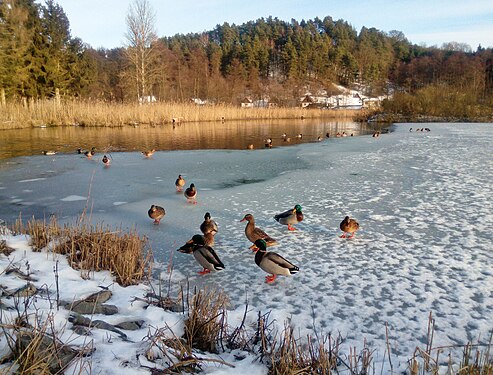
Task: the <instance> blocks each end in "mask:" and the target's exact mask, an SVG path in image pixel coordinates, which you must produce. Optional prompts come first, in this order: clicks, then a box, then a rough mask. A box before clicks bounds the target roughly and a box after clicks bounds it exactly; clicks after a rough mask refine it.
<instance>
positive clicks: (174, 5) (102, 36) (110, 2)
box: [58, 0, 493, 50]
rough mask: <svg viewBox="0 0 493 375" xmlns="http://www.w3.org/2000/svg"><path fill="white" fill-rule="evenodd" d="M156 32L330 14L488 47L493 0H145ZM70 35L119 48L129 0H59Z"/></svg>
mask: <svg viewBox="0 0 493 375" xmlns="http://www.w3.org/2000/svg"><path fill="white" fill-rule="evenodd" d="M149 2H150V4H151V6H152V7H153V9H154V11H155V13H156V29H157V34H158V36H159V37H162V36H171V35H174V34H178V33H181V34H187V33H190V32H201V31H208V30H211V29H213V28H214V27H215V26H216V25H217V24H223V23H224V22H228V23H230V24H232V23H234V24H236V25H239V24H242V23H244V22H247V21H251V20H256V19H258V18H261V17H264V18H267V17H268V16H273V17H278V18H279V19H281V20H286V21H289V20H291V19H292V18H294V19H296V20H298V21H301V20H302V19H305V20H308V19H313V18H315V17H317V16H318V17H319V18H321V19H323V18H324V17H325V16H331V17H332V18H333V19H334V20H337V19H344V20H345V21H347V22H349V23H350V24H351V25H352V26H353V27H354V28H355V29H356V30H357V31H358V32H359V31H360V29H361V27H362V26H366V27H375V28H377V29H379V30H382V31H386V32H388V31H390V30H399V31H402V32H403V33H404V34H405V35H406V37H407V38H408V40H410V41H411V42H412V43H415V44H426V45H427V46H432V45H436V46H441V45H442V44H443V43H445V42H451V41H456V42H461V43H467V44H469V45H470V46H471V47H472V49H473V50H475V49H476V47H477V46H478V45H479V44H481V45H482V46H483V47H493V0H469V1H464V0H460V1H459V0H415V1H412V0H346V1H342V0H337V1H336V0H308V1H307V0H262V1H260V0H242V1H238V0H193V1H180V0H149ZM58 3H59V4H60V5H61V6H62V7H63V9H64V11H65V13H66V14H67V16H68V18H69V21H70V26H71V30H72V36H73V37H79V38H81V39H82V40H83V41H84V42H86V43H89V44H90V45H91V46H92V47H95V48H98V47H105V48H113V47H120V46H122V45H123V44H124V42H125V37H124V34H125V31H126V25H125V17H126V15H127V13H128V9H129V5H130V4H131V3H132V0H84V1H81V0H59V1H58Z"/></svg>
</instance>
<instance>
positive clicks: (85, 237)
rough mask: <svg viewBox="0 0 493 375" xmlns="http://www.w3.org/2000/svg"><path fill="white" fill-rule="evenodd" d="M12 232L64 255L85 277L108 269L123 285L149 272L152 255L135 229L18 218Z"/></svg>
mask: <svg viewBox="0 0 493 375" xmlns="http://www.w3.org/2000/svg"><path fill="white" fill-rule="evenodd" d="M12 231H13V232H14V233H22V234H27V235H29V237H30V244H31V246H32V247H33V249H34V251H40V250H41V249H44V248H46V247H48V246H49V247H50V248H49V249H48V250H49V251H52V252H53V253H57V254H64V255H66V256H67V258H68V261H69V263H70V265H71V266H72V267H73V268H75V269H79V270H81V272H82V273H83V274H84V275H85V276H86V277H88V274H89V273H90V272H98V271H104V270H107V271H110V272H111V273H112V274H113V275H114V277H115V279H116V281H117V282H118V283H119V284H120V285H122V286H128V285H134V284H138V283H139V282H141V281H142V280H143V279H144V278H145V277H147V276H149V275H150V272H151V270H152V260H153V254H152V250H151V249H150V247H149V244H148V240H147V238H145V237H140V236H139V235H138V234H137V233H136V232H135V231H130V232H128V233H125V232H124V231H123V230H122V229H121V228H120V229H117V230H111V228H110V227H109V226H104V225H103V224H96V225H91V224H88V223H86V222H85V221H84V220H80V221H78V223H77V225H75V226H70V225H64V226H63V227H62V226H60V225H59V224H58V223H57V220H56V218H51V219H50V221H49V222H46V221H41V220H34V219H31V220H29V221H28V222H27V224H26V225H24V224H23V222H22V220H21V219H19V220H17V221H16V223H15V224H14V226H13V228H12Z"/></svg>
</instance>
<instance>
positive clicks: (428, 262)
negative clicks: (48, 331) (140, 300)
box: [0, 124, 493, 373]
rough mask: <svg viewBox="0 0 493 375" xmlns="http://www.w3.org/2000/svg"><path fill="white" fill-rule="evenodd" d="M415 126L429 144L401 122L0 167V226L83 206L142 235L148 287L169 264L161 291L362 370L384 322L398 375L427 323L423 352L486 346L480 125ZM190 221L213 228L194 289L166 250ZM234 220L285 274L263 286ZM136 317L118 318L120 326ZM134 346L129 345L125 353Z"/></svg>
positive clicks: (486, 213)
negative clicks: (147, 251) (203, 297)
mask: <svg viewBox="0 0 493 375" xmlns="http://www.w3.org/2000/svg"><path fill="white" fill-rule="evenodd" d="M419 126H420V127H423V126H428V127H429V128H430V129H431V132H429V133H426V132H409V128H410V127H415V124H401V125H398V126H396V127H395V131H394V132H392V133H389V134H383V135H382V136H380V137H379V138H373V137H371V136H363V137H347V138H330V139H326V140H324V141H323V142H320V143H314V144H304V145H298V146H293V147H283V148H273V149H267V150H255V151H246V150H245V151H192V152H190V151H187V152H182V151H175V152H157V153H156V154H155V155H154V156H153V158H152V159H143V158H142V155H140V154H138V153H115V154H113V155H112V157H113V161H112V165H111V166H110V167H109V168H104V167H103V166H102V164H101V162H100V157H99V155H97V157H96V158H95V160H93V161H89V160H86V159H84V158H80V157H79V156H78V155H77V156H76V155H55V156H51V157H50V156H33V157H22V158H16V159H10V160H9V161H8V162H7V163H5V162H4V163H3V164H2V165H0V181H1V182H0V207H1V208H0V218H2V219H4V220H6V221H8V222H10V221H12V220H13V219H14V218H15V217H17V216H18V214H19V212H22V213H23V216H24V217H26V216H27V217H28V216H30V215H32V214H35V215H36V216H38V217H42V216H43V215H44V216H45V217H48V216H49V215H50V214H55V215H56V216H57V217H58V218H59V219H60V220H61V221H66V222H70V221H72V220H73V219H74V217H75V216H76V215H77V214H79V213H80V212H81V211H82V210H83V209H84V207H86V206H87V207H88V210H89V212H90V216H91V220H93V221H94V222H100V221H103V222H105V223H107V224H110V225H112V226H122V227H123V228H136V229H137V231H138V233H139V234H141V235H146V236H148V237H149V239H150V243H151V246H152V249H153V251H154V255H155V258H156V261H157V262H158V266H157V268H156V272H157V273H159V271H161V276H163V277H164V278H166V279H167V278H168V275H166V269H167V265H168V263H169V262H170V261H171V262H172V264H173V268H174V271H173V274H172V278H173V280H174V281H176V285H178V284H179V283H185V282H186V280H187V278H188V279H189V280H190V283H191V284H192V285H198V286H204V285H208V286H211V287H215V288H222V289H224V290H225V291H226V292H227V293H228V294H229V296H230V298H231V301H232V310H234V311H233V312H232V313H231V315H232V317H233V318H232V319H234V318H235V317H239V316H241V313H242V311H243V308H244V304H245V301H247V300H248V303H249V305H250V307H251V308H252V309H254V310H256V311H258V310H261V311H264V312H265V311H269V310H271V311H272V314H271V316H272V317H274V318H275V319H277V320H278V322H279V324H280V326H281V327H282V322H283V321H284V320H285V319H290V320H291V322H292V324H293V325H294V326H295V327H296V328H297V331H298V332H299V333H300V335H305V334H307V333H312V334H313V329H314V328H315V329H316V330H317V331H318V332H319V333H320V332H324V333H329V332H332V333H338V332H340V333H341V335H342V336H344V337H347V343H348V345H349V344H352V345H357V346H358V347H361V346H362V343H363V341H364V340H365V339H366V341H367V342H368V344H369V346H370V347H371V348H374V349H376V352H375V354H374V358H375V361H376V362H378V361H382V359H383V357H384V350H385V326H386V324H388V327H389V332H390V344H391V346H392V355H393V365H394V369H396V370H399V371H404V370H405V369H406V367H407V360H408V359H409V358H410V357H411V356H412V353H413V352H414V349H415V348H416V346H421V347H424V346H425V339H426V330H427V324H428V315H429V313H430V312H432V314H433V316H434V317H435V319H436V329H437V332H436V334H435V339H434V345H435V346H440V345H463V344H465V343H467V342H468V341H474V342H477V341H478V340H479V341H481V342H484V341H487V339H488V337H489V332H490V331H491V329H492V326H493V320H492V318H493V314H492V311H493V290H492V287H491V286H492V285H493V269H492V267H491V263H492V261H493V245H492V244H493V234H492V231H491V227H492V225H493V209H492V208H493V207H492V206H493V203H492V202H493V193H492V181H493V163H492V159H491V150H492V149H493V126H492V124H426V125H424V124H420V125H419ZM179 173H181V174H182V175H183V176H184V177H185V179H186V180H187V184H189V183H191V182H193V183H194V184H195V185H196V186H197V187H198V204H197V205H191V204H187V203H186V202H185V198H184V197H183V195H182V194H177V193H175V191H174V180H175V179H176V177H177V176H178V174H179ZM151 204H158V205H161V206H163V207H164V208H165V209H166V211H167V214H166V217H165V218H164V219H163V221H162V223H161V225H159V226H154V225H152V221H151V220H150V219H149V218H148V217H147V210H148V208H149V207H150V205H151ZM295 204H300V205H301V206H302V207H303V212H304V214H305V220H304V221H303V222H302V223H300V224H299V225H298V226H297V228H298V231H296V232H288V231H287V229H286V227H284V226H282V225H280V224H278V223H277V222H275V221H274V219H273V218H272V217H273V215H274V214H276V213H278V212H281V211H284V210H287V209H288V208H292V207H293V206H294V205H295ZM206 211H209V212H210V213H211V215H212V217H213V218H214V219H215V220H216V221H217V222H218V224H219V232H218V234H217V236H216V245H215V249H216V251H217V252H218V254H219V256H220V257H221V260H222V261H223V263H224V264H225V266H226V269H225V270H224V271H221V272H220V273H215V274H210V275H206V276H198V275H197V273H196V272H197V271H198V270H199V269H200V267H199V266H198V264H197V263H195V261H194V259H193V257H191V256H189V255H186V254H181V253H177V252H176V249H177V248H178V247H179V246H180V245H182V244H183V243H184V242H185V241H186V240H188V239H189V238H191V236H192V235H193V234H196V233H199V225H200V223H201V222H202V221H203V216H204V213H205V212H206ZM246 213H252V214H253V215H254V216H255V218H256V221H257V226H259V227H261V228H262V229H264V230H265V231H266V232H267V233H268V234H270V235H271V236H272V237H274V238H276V239H277V240H278V241H279V245H278V246H276V247H275V248H272V250H273V251H276V252H278V253H280V254H282V255H283V256H285V257H286V258H287V259H289V260H291V261H292V262H293V263H295V264H296V265H298V266H299V267H300V272H299V273H298V274H296V275H294V276H293V277H290V278H284V277H280V278H278V279H277V280H276V282H275V283H274V284H272V285H266V284H265V283H264V277H265V275H266V274H265V273H264V272H263V271H262V270H260V269H259V268H258V267H257V266H256V265H255V263H254V260H253V255H252V253H251V251H249V250H248V246H250V243H249V242H248V240H247V239H246V237H245V235H244V227H245V226H244V223H240V222H239V221H240V219H241V218H242V217H243V216H244V215H245V214H246ZM345 215H349V216H351V217H354V218H356V219H357V220H358V221H359V222H360V225H361V230H360V231H359V232H358V233H357V235H356V237H355V238H354V239H351V240H346V239H341V238H339V237H338V236H339V234H340V231H339V228H338V227H339V223H340V221H341V220H342V219H343V218H344V216H345ZM15 241H20V240H19V239H15ZM18 247H19V248H24V245H22V243H21V244H18ZM14 254H15V253H14ZM14 254H13V255H12V256H14ZM22 255H24V254H22ZM15 256H16V258H17V259H18V258H19V257H20V256H21V254H17V255H15ZM37 256H39V255H37ZM171 256H172V260H170V259H171ZM0 259H2V263H0V265H1V266H2V267H4V265H5V260H4V259H3V258H2V257H0ZM45 259H46V255H45ZM44 267H47V268H48V270H49V271H48V272H52V271H51V266H44ZM75 275H77V272H75V271H73V272H72V273H71V276H70V277H72V278H73V279H74V280H75V279H76V276H75ZM3 277H6V276H4V275H1V276H0V283H1V284H4V285H5V281H4V280H3V279H2V278H3ZM49 277H50V280H51V278H52V276H51V275H50V276H49ZM98 277H106V278H107V277H108V275H103V276H101V275H100V276H98ZM50 283H52V281H50ZM98 283H101V281H100V280H96V281H91V282H86V281H84V284H83V285H84V288H79V286H78V284H77V283H75V284H74V287H73V289H72V288H71V289H70V290H67V291H66V292H65V293H67V294H68V293H72V294H74V293H76V294H77V295H78V296H79V297H80V296H86V295H88V294H90V293H92V292H95V291H97V290H96V289H97V288H96V286H97V285H98ZM105 283H106V284H109V283H108V282H105ZM115 288H116V287H115ZM116 289H121V288H116ZM139 292H140V289H139V288H138V287H135V288H134V289H132V288H127V289H126V290H119V293H120V294H119V295H120V297H119V298H120V299H122V300H126V301H128V300H129V299H130V296H131V295H132V294H133V295H135V294H136V293H137V294H138V293H139ZM67 297H69V296H68V295H67ZM127 304H128V303H127ZM139 311H140V310H139V309H138V308H137V307H135V306H133V307H129V309H128V311H126V312H125V314H126V315H127V316H132V314H135V315H137V316H140V315H142V312H139ZM154 314H155V315H154ZM253 315H254V314H253ZM114 319H117V318H114ZM144 319H146V320H147V321H148V322H149V324H151V325H159V324H160V323H161V324H162V322H164V321H170V322H172V323H171V324H173V325H177V324H178V323H177V321H178V320H179V319H180V316H175V315H174V314H170V313H164V312H152V313H151V312H148V313H146V315H145V316H144ZM146 332H147V330H146V329H143V330H141V331H138V332H137V333H136V334H135V337H133V338H134V339H135V340H136V341H137V342H138V341H139V340H140V339H141V338H142V336H144V335H145V333H146ZM139 335H140V337H139ZM115 341H116V342H115ZM117 341H118V340H116V339H115V340H114V342H113V344H111V345H109V344H107V345H106V346H107V347H108V348H107V349H104V350H101V351H100V353H99V354H96V362H97V363H96V364H95V366H96V368H97V371H96V372H97V373H111V367H112V366H115V363H118V361H119V360H120V361H121V360H122V356H124V354H125V353H126V352H128V350H129V349H128V346H127V345H128V343H126V344H122V347H120V349H121V348H124V349H121V350H120V349H115V346H117V347H118V344H117ZM119 350H120V351H119ZM111 351H114V352H116V351H119V352H118V354H115V359H113V360H111V359H104V358H105V354H108V353H110V352H111ZM250 359H251V358H250V357H247V359H245V360H244V361H243V362H245V361H250ZM115 361H117V362H115ZM239 368H241V365H240V367H239ZM94 369H95V368H94ZM249 369H250V368H249ZM256 369H257V370H258V372H259V373H262V372H263V371H265V369H264V368H262V367H261V366H259V367H256ZM136 371H137V370H136ZM207 371H209V372H218V373H219V372H221V373H228V371H229V373H239V372H238V371H239V370H238V368H236V369H235V370H228V369H227V368H217V367H211V368H209V369H208V370H207ZM235 371H236V372H235ZM252 371H253V370H252Z"/></svg>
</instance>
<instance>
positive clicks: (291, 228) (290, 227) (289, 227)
mask: <svg viewBox="0 0 493 375" xmlns="http://www.w3.org/2000/svg"><path fill="white" fill-rule="evenodd" d="M288 230H290V231H295V230H296V228H295V227H293V226H292V225H291V224H288Z"/></svg>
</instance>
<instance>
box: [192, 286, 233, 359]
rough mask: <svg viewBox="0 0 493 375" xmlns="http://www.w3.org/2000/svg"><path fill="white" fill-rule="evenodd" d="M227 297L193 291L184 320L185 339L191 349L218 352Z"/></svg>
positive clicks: (208, 291)
mask: <svg viewBox="0 0 493 375" xmlns="http://www.w3.org/2000/svg"><path fill="white" fill-rule="evenodd" d="M227 305H228V297H227V296H226V294H225V293H224V292H223V291H219V292H218V291H216V290H208V289H204V290H199V291H197V290H195V292H194V294H193V296H192V300H191V302H190V304H189V310H188V317H187V319H186V320H185V335H184V337H185V339H186V341H187V343H188V345H190V346H191V347H193V348H197V349H199V350H203V351H207V352H210V353H217V352H218V343H219V342H220V341H221V342H222V333H223V332H224V327H225V325H226V323H225V319H226V316H225V315H226V307H227Z"/></svg>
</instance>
